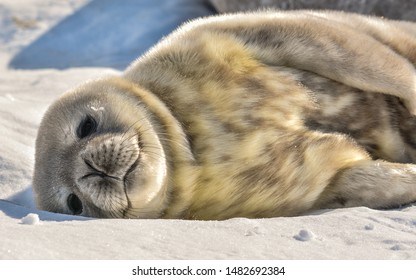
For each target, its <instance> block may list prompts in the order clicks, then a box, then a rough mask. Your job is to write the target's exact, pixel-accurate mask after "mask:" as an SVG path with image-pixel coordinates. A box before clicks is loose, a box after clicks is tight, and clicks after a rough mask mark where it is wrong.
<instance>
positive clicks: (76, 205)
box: [66, 193, 82, 215]
mask: <svg viewBox="0 0 416 280" xmlns="http://www.w3.org/2000/svg"><path fill="white" fill-rule="evenodd" d="M66 203H67V204H68V208H69V210H70V211H71V212H72V214H73V215H79V214H81V213H82V202H81V200H80V199H79V198H78V196H76V195H75V194H73V193H71V194H70V195H69V196H68V198H67V200H66Z"/></svg>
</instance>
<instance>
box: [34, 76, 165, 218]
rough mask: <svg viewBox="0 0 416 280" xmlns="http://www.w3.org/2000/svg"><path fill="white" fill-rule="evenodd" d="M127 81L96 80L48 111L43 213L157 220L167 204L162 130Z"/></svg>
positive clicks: (40, 174) (40, 144)
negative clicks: (161, 138)
mask: <svg viewBox="0 0 416 280" xmlns="http://www.w3.org/2000/svg"><path fill="white" fill-rule="evenodd" d="M146 94H149V93H147V92H146V91H144V90H142V89H140V88H138V87H135V86H134V85H132V84H130V83H127V82H125V81H123V80H121V79H119V78H110V79H103V80H99V81H94V82H90V83H88V84H86V85H84V86H82V87H80V88H78V89H76V90H74V91H71V92H69V93H67V94H65V95H63V96H62V97H61V98H60V99H58V100H57V101H56V102H55V103H54V104H53V105H52V106H51V107H50V108H49V109H48V111H47V112H46V114H45V116H44V118H43V120H42V122H41V125H40V128H39V131H38V136H37V139H36V155H35V171H34V178H33V189H34V194H35V200H36V203H37V205H38V207H39V208H40V209H43V210H48V211H52V212H59V213H67V214H77V215H85V216H92V217H116V218H129V217H131V218H154V217H159V216H160V215H161V213H162V212H163V211H164V209H165V207H166V204H167V200H168V190H167V184H168V180H167V176H168V166H167V161H166V152H165V149H164V147H163V144H162V142H161V140H160V137H159V136H158V135H159V134H160V131H159V130H160V127H158V126H159V125H158V124H157V123H158V122H157V121H156V120H154V119H155V116H154V114H153V112H151V111H150V110H149V109H148V106H147V105H145V104H144V103H143V100H142V98H140V95H142V96H146Z"/></svg>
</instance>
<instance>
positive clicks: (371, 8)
mask: <svg viewBox="0 0 416 280" xmlns="http://www.w3.org/2000/svg"><path fill="white" fill-rule="evenodd" d="M211 3H212V4H213V5H214V7H215V8H216V9H217V11H218V12H221V13H228V12H237V11H250V10H257V9H259V8H265V7H266V8H267V7H273V8H278V9H282V10H299V9H329V10H341V11H348V12H355V13H360V14H368V15H375V16H382V17H386V18H392V19H402V20H410V21H416V1H414V0H211Z"/></svg>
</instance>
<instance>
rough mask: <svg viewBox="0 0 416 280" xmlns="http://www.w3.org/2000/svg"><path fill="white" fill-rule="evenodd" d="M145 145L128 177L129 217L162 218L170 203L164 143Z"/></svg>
mask: <svg viewBox="0 0 416 280" xmlns="http://www.w3.org/2000/svg"><path fill="white" fill-rule="evenodd" d="M151 143H152V145H151V147H150V146H146V144H144V145H143V147H142V148H141V150H140V156H139V157H138V159H137V160H136V161H135V162H134V163H133V164H132V165H131V167H130V169H129V170H128V171H127V173H126V175H125V178H124V186H125V193H126V196H127V200H128V208H127V210H126V211H124V217H125V218H158V217H160V216H161V214H162V212H163V210H164V209H165V208H166V203H167V201H166V200H167V192H168V186H167V181H168V180H167V164H166V158H165V154H164V150H163V148H162V147H161V146H159V145H160V142H157V141H155V142H151Z"/></svg>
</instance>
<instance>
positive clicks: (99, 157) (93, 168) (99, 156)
mask: <svg viewBox="0 0 416 280" xmlns="http://www.w3.org/2000/svg"><path fill="white" fill-rule="evenodd" d="M139 153H140V148H139V143H138V139H137V135H125V134H117V135H114V134H107V135H100V136H96V137H94V138H93V139H91V140H90V141H89V142H88V144H87V145H86V147H85V149H84V151H83V152H82V153H81V157H82V159H83V160H84V162H85V164H86V165H87V166H88V167H89V170H90V173H89V174H86V176H87V175H93V176H103V177H104V176H108V177H112V178H114V179H116V178H117V179H120V180H122V179H123V178H124V176H125V174H126V173H127V171H128V170H129V169H130V167H131V166H132V165H133V164H134V163H135V162H136V160H137V159H138V157H139Z"/></svg>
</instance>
